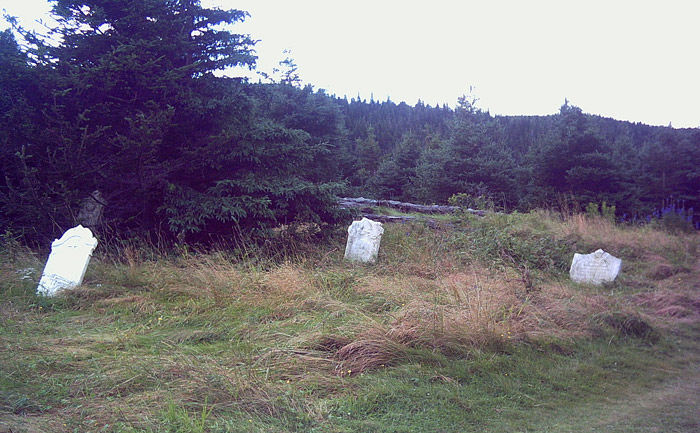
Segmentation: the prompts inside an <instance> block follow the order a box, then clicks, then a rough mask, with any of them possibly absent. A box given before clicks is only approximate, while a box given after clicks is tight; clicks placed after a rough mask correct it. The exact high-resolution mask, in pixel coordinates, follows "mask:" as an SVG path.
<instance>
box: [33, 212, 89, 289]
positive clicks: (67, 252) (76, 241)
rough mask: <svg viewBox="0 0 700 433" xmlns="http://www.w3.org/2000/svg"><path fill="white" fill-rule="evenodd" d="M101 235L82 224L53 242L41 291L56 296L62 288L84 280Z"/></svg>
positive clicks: (77, 284)
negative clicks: (94, 234)
mask: <svg viewBox="0 0 700 433" xmlns="http://www.w3.org/2000/svg"><path fill="white" fill-rule="evenodd" d="M95 247H97V239H95V238H94V237H93V236H92V232H91V231H90V229H88V228H85V227H83V226H81V225H79V226H78V227H73V228H72V229H70V230H68V231H66V232H65V233H64V234H63V236H61V239H56V240H55V241H53V243H52V244H51V254H50V255H49V259H48V260H47V261H46V266H45V267H44V272H43V274H42V275H41V279H40V280H39V287H38V288H37V291H38V292H39V293H41V294H43V295H45V296H53V295H55V294H56V293H57V292H58V291H59V290H62V289H66V288H71V287H76V286H79V285H80V284H82V282H83V277H84V276H85V271H86V270H87V267H88V263H89V262H90V257H91V256H92V252H93V251H94V249H95Z"/></svg>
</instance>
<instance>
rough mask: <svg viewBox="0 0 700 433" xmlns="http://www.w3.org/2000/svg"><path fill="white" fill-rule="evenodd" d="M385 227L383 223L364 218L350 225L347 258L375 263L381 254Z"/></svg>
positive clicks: (346, 246)
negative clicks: (380, 247) (380, 245)
mask: <svg viewBox="0 0 700 433" xmlns="http://www.w3.org/2000/svg"><path fill="white" fill-rule="evenodd" d="M383 233H384V227H382V223H380V222H376V221H372V220H370V219H367V218H362V220H360V221H354V222H353V223H352V224H351V225H350V227H348V242H347V244H346V245H345V259H346V260H351V261H355V262H362V263H374V262H376V261H377V255H378V254H379V244H380V243H381V242H382V234H383Z"/></svg>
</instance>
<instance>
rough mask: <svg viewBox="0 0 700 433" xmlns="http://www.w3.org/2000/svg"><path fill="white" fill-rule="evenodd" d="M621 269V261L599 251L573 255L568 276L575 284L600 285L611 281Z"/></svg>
mask: <svg viewBox="0 0 700 433" xmlns="http://www.w3.org/2000/svg"><path fill="white" fill-rule="evenodd" d="M621 267H622V260H620V259H618V258H617V257H614V256H612V255H610V254H608V253H606V252H605V251H603V250H601V249H599V250H597V251H595V252H593V253H591V254H578V253H576V254H574V259H573V261H572V262H571V269H570V270H569V276H570V277H571V279H572V280H573V281H575V282H577V283H589V284H595V285H600V284H603V283H607V282H610V281H613V280H614V279H615V278H616V277H617V274H619V273H620V268H621Z"/></svg>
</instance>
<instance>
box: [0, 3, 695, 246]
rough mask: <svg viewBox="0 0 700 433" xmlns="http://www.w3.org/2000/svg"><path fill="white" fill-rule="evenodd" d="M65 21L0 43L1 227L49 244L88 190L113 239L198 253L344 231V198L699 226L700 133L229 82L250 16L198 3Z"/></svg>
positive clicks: (113, 9)
mask: <svg viewBox="0 0 700 433" xmlns="http://www.w3.org/2000/svg"><path fill="white" fill-rule="evenodd" d="M54 14H55V16H56V17H57V19H58V22H59V24H58V25H57V27H56V28H55V29H54V34H55V35H56V36H60V37H61V38H62V39H61V40H62V42H61V43H59V44H58V45H56V44H44V43H42V41H41V38H39V37H37V36H35V35H32V34H29V33H26V32H24V31H23V30H22V29H21V27H20V26H19V25H18V23H17V22H16V21H14V20H12V19H10V22H12V23H14V26H15V31H16V32H19V33H20V34H22V36H23V41H25V42H24V45H23V47H20V46H19V45H18V44H17V43H16V42H15V39H14V37H13V35H12V32H10V31H5V32H3V33H1V34H0V88H1V89H2V92H0V113H1V114H2V116H0V146H1V147H0V171H1V172H2V173H3V179H2V182H1V183H0V231H2V232H5V231H7V230H10V231H11V232H13V233H15V234H18V235H20V236H24V237H25V239H27V240H32V239H33V240H39V238H43V239H42V241H45V240H47V239H51V238H52V237H53V236H56V235H57V234H59V233H61V232H62V231H63V230H65V229H66V228H67V227H69V226H71V225H74V224H75V223H77V222H78V221H77V214H78V209H79V204H80V202H81V201H82V200H83V199H84V198H85V197H86V196H88V195H89V194H90V193H91V192H92V191H94V190H96V189H99V190H100V191H101V192H102V195H103V196H104V198H105V200H106V202H107V207H106V208H105V223H106V226H109V227H110V228H111V229H113V230H112V231H113V232H116V233H119V234H121V235H122V236H130V235H131V234H136V235H141V234H144V233H153V232H164V233H166V234H169V235H170V237H172V235H177V236H179V237H180V239H183V236H184V239H187V240H193V241H195V240H197V241H198V240H206V239H211V238H212V237H221V236H224V237H227V236H230V235H231V232H232V231H235V232H240V231H241V230H243V231H252V230H258V229H267V228H270V227H273V226H275V225H279V224H290V223H291V224H294V223H295V222H302V221H309V222H310V221H313V222H333V221H337V220H338V218H339V217H340V216H341V215H340V214H339V213H338V211H337V209H335V202H334V199H333V195H334V194H342V195H356V196H365V197H372V198H377V199H395V200H402V201H413V202H422V203H445V202H447V200H448V199H449V198H450V197H452V196H453V195H455V194H467V195H468V196H470V197H472V198H479V200H481V201H482V202H484V203H488V204H489V207H490V208H491V209H496V210H504V211H512V210H530V209H533V208H537V207H553V206H555V205H556V202H557V200H558V199H559V198H560V197H563V196H566V197H569V198H570V199H571V200H570V201H572V202H576V203H578V205H579V206H580V208H579V209H577V210H578V211H584V210H585V206H586V204H588V203H595V204H596V205H597V204H599V203H606V204H607V207H608V208H609V209H613V208H614V209H615V211H616V218H617V219H618V220H625V221H637V222H641V221H643V222H647V221H648V220H650V218H648V217H650V216H652V215H654V214H655V213H656V214H658V213H659V212H661V211H662V209H663V207H664V203H666V202H668V201H669V200H671V201H673V202H674V203H678V206H679V207H680V208H682V209H684V210H685V212H686V213H685V214H684V215H683V220H684V221H683V222H682V224H683V225H684V226H685V227H686V228H691V227H693V226H694V225H696V224H698V223H700V222H699V221H697V217H696V216H695V213H693V211H692V209H700V186H699V185H700V168H698V167H700V132H698V130H697V129H684V130H677V129H673V128H670V127H668V128H661V127H651V126H647V125H641V124H632V123H629V122H619V121H615V120H613V119H606V118H601V117H598V116H592V115H588V114H585V113H583V111H582V110H581V109H580V108H578V107H575V106H572V105H570V104H569V103H568V102H567V103H565V104H564V105H563V106H562V107H561V110H560V112H559V113H558V114H556V115H553V116H516V117H503V116H497V117H493V116H491V115H490V114H489V113H488V112H484V111H482V110H480V109H478V108H477V107H476V106H475V102H476V98H473V97H471V99H470V98H469V97H462V98H460V99H459V104H458V106H457V108H456V109H454V110H453V109H450V108H448V107H447V106H442V107H438V106H435V107H431V106H429V105H425V104H423V103H422V102H420V101H419V102H418V103H417V104H416V105H415V106H413V107H411V106H409V105H407V104H405V103H403V102H402V103H399V104H395V103H394V102H392V101H391V100H387V101H385V102H378V101H374V100H371V101H369V102H367V101H362V100H360V99H359V98H357V99H352V100H350V101H348V100H347V99H346V98H342V99H341V98H337V97H335V96H329V95H327V94H326V92H325V91H323V90H314V88H313V86H312V85H306V86H303V87H302V86H301V85H300V79H299V76H298V74H297V66H296V64H295V63H294V61H293V60H292V59H290V58H287V59H286V60H284V61H283V62H281V65H282V67H283V68H284V71H279V72H281V79H280V80H279V82H276V83H269V84H262V83H258V84H251V83H248V82H246V81H245V80H242V79H232V78H223V77H217V76H215V75H214V74H213V72H215V71H217V70H221V69H222V68H228V67H238V68H253V67H254V65H255V59H256V58H255V55H254V51H253V46H254V43H253V39H252V38H251V37H249V36H248V35H240V34H235V33H233V32H231V31H230V29H231V27H230V26H226V27H222V25H231V24H235V23H237V22H240V21H242V20H243V19H244V18H245V17H246V16H247V14H246V13H245V12H243V11H238V10H229V11H222V10H215V9H206V8H203V7H202V6H201V4H200V2H199V1H197V0H173V1H166V0H146V1H135V0H125V1H115V0H85V1H73V0H57V1H56V2H55V4H54ZM608 216H610V214H609V215H608ZM673 218H675V217H674V216H669V218H668V219H667V220H666V221H667V224H672V223H673ZM656 219H659V218H658V217H657V218H656ZM166 237H168V236H166Z"/></svg>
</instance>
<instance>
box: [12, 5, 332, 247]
mask: <svg viewBox="0 0 700 433" xmlns="http://www.w3.org/2000/svg"><path fill="white" fill-rule="evenodd" d="M54 14H55V15H56V17H57V19H58V20H59V27H58V28H57V29H56V33H59V34H60V35H61V36H62V38H63V39H62V43H61V44H59V45H58V46H57V47H51V46H48V47H46V53H47V56H46V58H45V59H44V61H45V62H46V64H45V65H34V66H33V65H30V64H29V62H28V60H27V57H26V55H25V54H23V53H22V52H20V51H19V50H18V49H17V48H16V46H14V47H13V45H12V43H11V42H10V40H9V38H10V36H11V35H10V34H9V33H8V32H6V34H4V36H3V40H2V43H3V49H4V51H7V52H8V54H6V55H3V59H5V58H7V59H8V60H7V61H6V62H5V61H3V63H2V67H3V70H4V71H3V72H5V71H9V72H12V73H13V74H12V76H14V77H18V78H17V79H15V81H16V82H17V83H16V84H15V85H12V86H8V88H13V90H15V91H16V93H17V97H16V98H15V99H20V98H21V97H23V96H24V95H26V94H27V93H28V91H27V90H26V89H24V88H23V86H24V87H27V86H26V85H23V84H22V83H23V78H22V77H23V76H27V77H28V78H27V80H28V79H29V76H30V75H32V74H34V75H36V74H38V73H39V72H42V71H44V70H45V69H46V70H47V71H48V72H47V74H48V75H49V78H50V80H49V79H46V80H44V82H45V83H47V85H50V86H51V88H50V89H49V90H48V91H47V92H46V93H45V94H44V95H43V99H41V100H39V101H37V102H35V103H34V104H25V105H26V108H25V106H24V105H22V104H16V103H15V104H14V106H15V107H16V108H15V109H17V110H24V111H23V112H22V113H21V114H23V115H24V117H26V118H28V119H29V120H34V119H32V117H31V116H30V115H31V114H32V113H31V112H30V113H28V114H27V113H25V111H27V110H29V111H31V110H34V111H37V112H39V111H41V112H42V114H44V116H42V117H40V118H39V119H36V121H35V122H31V121H30V122H27V123H28V126H27V128H25V129H24V130H17V132H14V131H11V130H10V129H9V128H8V129H7V131H8V133H10V132H12V133H13V135H12V136H10V137H8V138H7V139H6V141H10V142H11V143H9V144H8V146H4V148H3V149H4V150H3V159H2V163H3V169H4V170H3V171H4V172H5V173H8V180H7V188H6V190H3V195H2V199H3V201H2V203H1V204H2V206H3V207H8V208H14V209H16V212H15V213H17V215H9V218H8V219H7V220H6V221H3V225H6V226H7V227H12V228H14V229H19V230H24V229H26V228H28V227H33V226H35V225H36V224H35V223H36V222H38V221H48V222H53V224H54V227H53V231H54V233H55V232H60V231H61V230H63V229H65V228H66V227H67V226H70V225H72V224H74V223H75V215H76V214H77V207H78V204H79V202H80V200H82V199H83V198H84V197H85V196H87V195H88V194H89V193H90V192H91V191H93V190H95V189H99V190H101V191H102V193H103V196H104V197H105V200H106V202H107V208H106V209H105V218H106V222H107V224H108V225H109V226H111V227H113V228H114V229H116V230H117V231H119V232H121V233H123V234H126V233H128V232H131V233H135V234H142V233H146V232H149V231H154V230H162V229H163V228H166V227H167V228H169V229H170V231H171V232H173V233H174V234H178V236H179V237H180V238H181V239H182V237H183V236H186V235H188V234H192V233H201V232H203V231H205V232H206V234H207V235H208V236H213V235H218V234H229V235H230V233H231V231H232V230H233V229H236V230H240V229H241V228H245V229H252V228H266V227H271V226H274V225H278V224H282V223H285V224H289V223H292V222H294V221H314V222H322V221H333V220H334V219H335V218H336V217H337V211H336V210H335V202H334V199H333V196H334V192H335V190H336V189H337V187H338V185H337V184H331V183H326V182H327V181H328V180H330V179H331V178H332V176H331V175H330V174H328V173H326V175H325V176H324V175H321V174H318V173H314V175H310V173H313V170H312V169H311V167H312V166H313V165H314V164H316V163H319V162H320V160H321V159H322V158H327V156H328V154H329V153H330V150H331V149H330V147H331V145H332V144H329V143H328V141H326V140H325V138H326V137H328V136H332V135H333V134H335V133H336V129H337V128H338V126H337V125H338V123H339V122H338V120H337V108H336V106H335V105H334V104H332V103H331V102H330V101H329V100H328V98H327V97H326V96H325V95H323V94H310V95H309V94H308V92H307V93H305V94H303V95H300V97H301V98H306V101H308V105H310V106H309V107H307V108H308V109H307V110H306V111H304V115H305V116H306V117H303V118H296V119H294V118H289V117H285V116H280V115H278V114H277V113H276V112H275V106H273V105H265V104H262V103H260V102H262V101H264V100H265V98H264V97H261V96H260V94H259V93H256V91H255V89H254V86H252V85H248V84H247V83H244V82H241V81H240V80H236V79H228V78H218V77H215V76H214V75H213V74H212V72H213V71H215V70H217V69H222V68H224V67H234V66H238V67H252V66H253V65H254V61H255V56H254V55H253V51H252V46H253V41H252V40H251V39H250V38H249V37H248V36H247V35H237V34H233V33H231V32H230V31H228V30H217V29H218V28H219V27H218V26H220V25H222V24H233V23H235V22H238V21H241V20H243V19H244V18H245V16H246V13H245V12H242V11H237V10H230V11H222V10H215V9H205V8H202V7H201V5H200V3H199V1H188V0H181V1H173V2H166V1H162V0H148V1H145V2H143V1H118V2H117V1H109V0H95V1H63V0H59V1H57V2H56V4H55V6H54ZM15 45H16V44H15ZM39 66H41V67H42V68H41V69H40V67H39ZM2 75H3V77H4V76H6V75H5V74H4V73H3V74H2ZM287 89H293V90H291V92H292V93H294V92H297V89H296V88H292V87H291V86H286V87H284V86H282V87H279V88H276V89H269V91H268V92H269V94H270V95H272V96H273V97H276V95H278V94H281V93H283V92H284V91H286V90H287ZM287 99H290V102H291V98H289V97H288V98H287ZM297 99H298V98H297ZM259 101H260V102H259ZM314 102H315V105H314ZM291 104H292V105H294V103H293V102H291ZM324 105H325V107H329V109H328V110H327V112H328V114H327V115H324V114H321V113H322V110H321V109H319V107H320V108H322V107H323V106H324ZM334 110H335V111H334ZM282 111H284V112H286V113H292V112H294V110H289V109H283V110H282ZM333 116H336V120H335V121H331V120H329V118H332V117H333ZM275 118H276V119H275ZM312 122H315V123H316V125H317V127H316V128H315V129H314V128H313V127H312ZM300 126H303V127H305V128H308V129H309V132H307V131H304V130H301V129H299V127H300ZM32 128H34V129H36V130H45V131H47V133H46V134H44V135H43V136H42V135H41V134H36V133H35V132H34V131H33V130H32ZM323 128H325V129H323ZM329 131H330V132H329ZM312 134H313V135H312ZM30 136H31V139H33V140H37V142H38V143H37V144H36V145H33V146H29V145H25V143H27V142H28V141H29V138H28V137H30ZM333 144H335V143H333ZM18 202H19V203H23V202H29V203H28V206H27V208H26V209H25V208H22V207H18V206H17V204H18ZM49 204H51V206H49ZM44 226H46V224H44ZM47 232H49V233H45V236H46V237H50V236H51V233H50V232H51V231H50V230H47ZM192 240H207V239H206V236H205V237H204V239H203V238H202V237H199V238H196V237H193V238H192Z"/></svg>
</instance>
